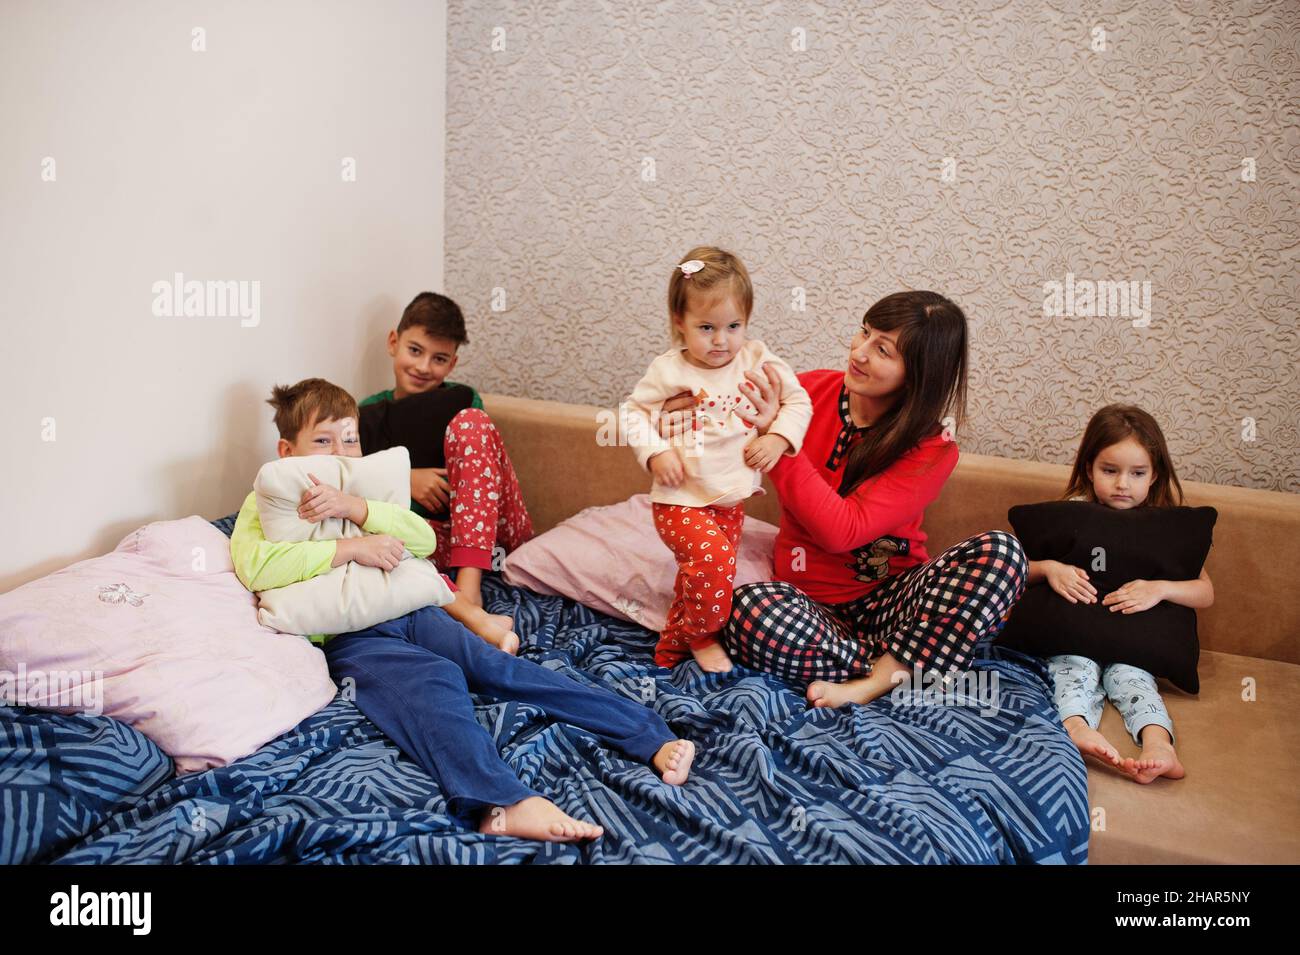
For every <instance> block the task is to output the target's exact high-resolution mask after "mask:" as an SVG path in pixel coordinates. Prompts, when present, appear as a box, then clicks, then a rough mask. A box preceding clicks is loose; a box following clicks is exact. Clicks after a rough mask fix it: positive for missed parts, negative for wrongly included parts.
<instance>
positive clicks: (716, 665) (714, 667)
mask: <svg viewBox="0 0 1300 955" xmlns="http://www.w3.org/2000/svg"><path fill="white" fill-rule="evenodd" d="M691 656H693V657H695V662H696V663H698V664H699V665H700V669H701V670H703V671H704V672H705V673H730V672H731V669H732V664H731V657H729V656H727V651H726V650H724V649H722V644H720V643H710V644H706V645H705V646H702V647H700V648H699V649H698V650H697V649H696V648H695V647H692V648H691Z"/></svg>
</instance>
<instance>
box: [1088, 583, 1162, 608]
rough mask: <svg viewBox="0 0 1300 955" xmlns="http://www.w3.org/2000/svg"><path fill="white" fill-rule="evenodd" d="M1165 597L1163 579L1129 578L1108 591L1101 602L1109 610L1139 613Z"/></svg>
mask: <svg viewBox="0 0 1300 955" xmlns="http://www.w3.org/2000/svg"><path fill="white" fill-rule="evenodd" d="M1164 599H1165V589H1164V581H1163V580H1130V581H1129V582H1128V583H1126V584H1125V585H1124V586H1123V587H1120V588H1119V589H1118V590H1114V591H1112V592H1111V593H1108V594H1107V595H1106V596H1105V597H1102V598H1101V602H1102V603H1103V604H1105V605H1106V606H1108V607H1110V612H1111V613H1114V612H1115V611H1116V610H1118V611H1119V612H1120V613H1139V612H1140V611H1143V610H1150V609H1151V608H1152V607H1154V606H1155V605H1156V604H1158V603H1160V601H1162V600H1164Z"/></svg>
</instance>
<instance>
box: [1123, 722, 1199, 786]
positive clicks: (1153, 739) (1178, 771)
mask: <svg viewBox="0 0 1300 955" xmlns="http://www.w3.org/2000/svg"><path fill="white" fill-rule="evenodd" d="M1138 735H1139V736H1141V737H1142V752H1141V753H1140V754H1139V755H1138V758H1137V759H1126V760H1124V766H1125V769H1126V770H1127V771H1128V772H1129V773H1131V774H1132V776H1133V781H1134V782H1135V783H1143V784H1145V783H1149V782H1151V781H1153V780H1155V779H1159V778H1160V777H1161V776H1168V777H1169V778H1170V779H1182V778H1183V777H1184V776H1186V775H1187V771H1186V770H1184V769H1183V764H1182V763H1181V762H1180V761H1179V759H1178V754H1177V753H1176V752H1174V743H1173V740H1171V739H1170V738H1169V732H1168V731H1167V730H1166V729H1165V728H1164V727H1163V726H1147V727H1144V728H1143V729H1142V731H1141V732H1140V733H1139V734H1138Z"/></svg>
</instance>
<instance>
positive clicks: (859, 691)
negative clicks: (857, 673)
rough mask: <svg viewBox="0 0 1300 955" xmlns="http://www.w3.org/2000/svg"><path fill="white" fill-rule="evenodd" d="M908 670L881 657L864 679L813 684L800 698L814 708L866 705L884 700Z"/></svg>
mask: <svg viewBox="0 0 1300 955" xmlns="http://www.w3.org/2000/svg"><path fill="white" fill-rule="evenodd" d="M907 673H908V668H907V666H906V665H905V664H902V663H899V662H898V660H897V659H895V657H894V655H893V654H891V653H883V654H881V655H880V657H879V658H878V659H877V660H876V661H875V662H874V663H873V664H872V666H871V673H870V674H869V675H868V676H864V677H859V678H858V679H856V680H845V681H844V682H843V683H831V682H829V681H827V680H814V681H813V682H812V683H810V684H809V685H808V691H807V692H806V693H805V694H804V696H806V697H807V699H808V702H809V703H811V704H812V705H813V707H814V708H817V709H821V708H823V707H836V706H845V705H847V704H849V703H870V702H871V701H872V700H874V699H877V698H879V697H882V696H884V695H885V694H886V693H888V692H889V691H890V690H892V689H893V688H894V686H895V685H896V684H897V683H898V682H899V681H900V680H902V679H904V678H905V677H906V675H907Z"/></svg>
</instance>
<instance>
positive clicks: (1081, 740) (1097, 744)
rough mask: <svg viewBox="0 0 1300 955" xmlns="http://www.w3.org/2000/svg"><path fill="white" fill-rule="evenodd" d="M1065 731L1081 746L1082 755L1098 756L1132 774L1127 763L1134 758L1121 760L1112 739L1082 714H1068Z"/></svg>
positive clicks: (1073, 741) (1076, 744)
mask: <svg viewBox="0 0 1300 955" xmlns="http://www.w3.org/2000/svg"><path fill="white" fill-rule="evenodd" d="M1065 731H1066V732H1067V733H1069V734H1070V741H1071V742H1072V743H1074V745H1075V746H1077V747H1078V748H1079V755H1080V756H1096V757H1097V758H1098V759H1100V760H1101V761H1102V762H1104V763H1109V764H1110V765H1111V766H1113V767H1115V768H1116V769H1118V770H1120V771H1122V772H1126V773H1129V774H1130V775H1131V774H1132V771H1131V770H1130V769H1129V768H1128V766H1127V765H1126V763H1131V762H1132V760H1120V758H1119V750H1117V749H1116V748H1115V747H1114V746H1112V745H1110V740H1108V739H1106V737H1104V736H1102V735H1101V733H1099V732H1097V730H1095V729H1093V728H1092V727H1091V726H1089V725H1088V723H1087V721H1086V720H1085V719H1084V718H1083V717H1082V716H1068V717H1066V719H1065Z"/></svg>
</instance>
